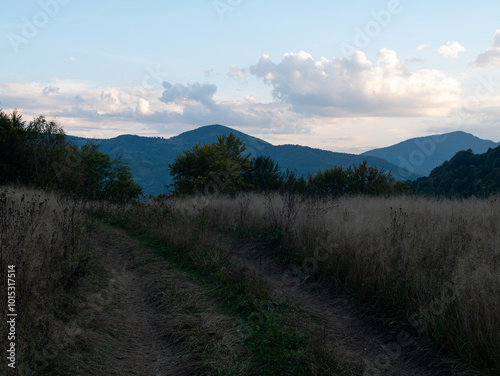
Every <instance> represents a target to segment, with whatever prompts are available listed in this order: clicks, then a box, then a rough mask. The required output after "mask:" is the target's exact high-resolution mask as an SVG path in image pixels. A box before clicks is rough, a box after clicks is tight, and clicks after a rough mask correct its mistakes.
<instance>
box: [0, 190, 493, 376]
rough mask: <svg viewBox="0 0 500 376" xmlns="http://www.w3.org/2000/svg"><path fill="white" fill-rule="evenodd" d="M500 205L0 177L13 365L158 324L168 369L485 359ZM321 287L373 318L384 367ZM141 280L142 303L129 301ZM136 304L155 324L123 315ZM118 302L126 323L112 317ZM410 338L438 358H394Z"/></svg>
mask: <svg viewBox="0 0 500 376" xmlns="http://www.w3.org/2000/svg"><path fill="white" fill-rule="evenodd" d="M499 209H500V201H498V200H497V199H495V198H493V199H489V200H476V199H468V200H464V201H451V200H442V201H432V200H428V199H424V198H417V197H405V196H402V197H393V198H373V197H360V196H356V197H344V198H340V199H325V200H321V199H313V198H306V199H304V198H301V197H299V196H293V195H257V194H246V195H240V196H237V197H234V198H230V197H222V196H206V197H184V198H182V197H170V198H165V199H161V200H159V199H158V200H152V201H149V202H144V203H131V204H126V205H112V204H106V203H86V204H85V205H84V204H83V203H78V202H75V201H74V200H72V199H70V198H67V197H63V196H60V195H54V194H46V193H42V192H39V191H33V190H28V189H22V188H16V189H13V188H2V189H0V229H1V233H0V257H1V260H0V261H1V270H0V278H1V280H2V281H3V280H7V272H8V271H9V269H8V265H15V266H16V278H15V279H16V310H17V311H18V312H19V313H20V314H21V313H22V316H21V317H20V320H19V321H18V323H17V327H16V330H17V333H16V335H17V338H19V339H22V340H18V341H17V345H16V346H17V349H16V357H17V361H18V364H17V365H18V370H17V371H18V374H20V375H38V374H44V375H45V374H54V375H63V374H68V373H67V372H68V371H67V370H68V369H71V370H72V373H71V374H74V375H78V374H82V375H85V374H90V373H92V372H94V373H95V372H97V371H99V372H101V373H102V372H104V371H103V370H106V371H105V372H104V373H103V374H113V372H115V373H116V372H118V370H119V368H113V367H120V365H119V363H123V362H124V361H120V362H118V363H117V361H116V359H122V358H123V356H125V355H123V354H121V353H119V352H120V351H121V350H120V351H118V353H117V352H116V351H117V350H113V348H122V346H125V344H126V343H128V342H131V343H133V342H134V341H135V340H134V341H130V340H127V338H135V339H136V340H138V339H140V340H141V341H142V342H141V343H147V341H148V338H149V337H144V338H142V337H141V335H142V331H147V330H154V331H159V332H160V333H163V334H161V336H159V337H158V338H156V339H155V341H156V342H155V343H157V347H158V348H163V347H165V348H167V349H169V351H170V352H171V353H172V359H173V360H172V364H177V365H179V368H178V369H179V370H180V369H182V370H181V371H179V372H177V373H172V374H179V375H205V374H207V375H246V374H248V375H288V374H300V375H361V374H364V375H370V374H377V372H378V373H379V374H384V375H393V374H394V375H399V374H415V375H417V374H418V375H424V374H426V375H437V374H439V375H445V374H449V375H469V374H470V375H472V374H479V375H486V374H488V375H496V374H498V373H499V370H500V324H499V322H500V320H499V317H500V273H499V269H500V210H499ZM96 234H97V235H96ZM108 249H109V250H111V249H112V250H113V251H109V250H108ZM238 250H240V251H238ZM249 250H252V251H249ZM110 252H111V253H110ZM108 253H109V254H108ZM250 254H252V255H253V256H252V257H253V260H251V257H250V256H249V255H250ZM247 256H248V257H250V258H248V259H247ZM110 260H111V261H110ZM120 260H121V261H120ZM266 260H271V261H270V262H268V261H266ZM273 260H274V261H273ZM252 262H253V265H252ZM266 262H267V263H268V264H269V265H271V266H273V267H272V268H271V269H266V268H265V267H264V266H263V265H265V264H266ZM120 263H121V264H120ZM120 270H121V271H120ZM269 270H271V271H269ZM117 276H118V277H117ZM135 280H137V282H133V281H135ZM139 282H140V283H139ZM134 283H135V284H134ZM2 285H3V283H2ZM139 285H141V286H142V285H144V286H145V287H144V288H143V287H139ZM79 286H83V287H79ZM315 286H318V287H315ZM325 286H326V287H331V288H332V289H333V291H341V292H342V294H344V295H343V296H351V297H354V299H353V301H354V302H355V306H356V304H358V305H357V307H358V308H356V310H357V311H358V313H359V314H360V315H361V316H365V315H366V316H367V317H377V320H378V321H377V320H375V321H376V322H377V323H378V324H380V327H381V328H382V329H381V330H382V331H387V332H388V334H387V335H385V337H384V339H383V340H384V341H386V342H387V343H388V345H387V346H385V347H384V349H385V350H384V351H385V353H386V354H390V355H391V358H390V360H391V361H392V363H393V364H394V367H393V368H390V369H389V368H387V369H384V370H381V369H380V368H379V369H378V370H377V369H375V368H374V369H373V370H372V371H371V372H370V368H369V367H368V363H370V362H372V363H373V362H375V360H376V359H380V356H378V354H377V352H376V351H375V352H373V354H359V357H358V358H359V359H358V358H357V357H356V354H354V355H353V356H352V359H349V360H348V361H346V359H347V358H346V357H345V356H344V355H345V354H344V353H343V352H342V348H341V346H340V345H338V346H337V347H335V342H339V343H342V341H338V340H337V339H335V338H337V337H335V335H337V334H338V333H337V334H335V333H333V334H332V333H330V332H328V328H329V327H330V326H331V325H332V322H333V323H334V321H331V320H330V321H328V319H329V318H328V316H327V315H326V314H324V312H326V311H327V310H328V309H329V308H328V304H326V303H321V304H320V303H318V302H317V301H316V300H317V297H319V298H318V299H320V298H322V296H323V298H324V299H323V298H322V299H323V300H321V299H320V300H321V301H324V300H325V299H326V298H325V297H326V296H328V291H327V290H326V289H325V290H322V289H323V288H326V287H325ZM118 287H119V288H118ZM308 289H309V290H308ZM311 289H312V290H311ZM131 290H133V291H134V294H133V295H127V294H129V291H131ZM282 291H285V292H286V294H285V295H283V294H282V293H281V292H282ZM308 291H310V292H311V293H310V294H309V293H308ZM6 292H7V291H6V289H4V288H2V291H1V292H0V299H1V301H2V302H4V301H7V296H6ZM124 294H125V295H124ZM306 295H307V296H306ZM141 296H145V297H146V298H147V299H146V301H147V302H148V303H147V307H142V308H141V309H140V310H138V311H134V309H135V308H134V307H136V306H141V305H142V304H143V303H142V298H141ZM96 297H97V298H99V299H97V298H96ZM96 299H97V300H96ZM122 300H123V302H125V303H123V302H122ZM318 301H319V300H318ZM122 303H123V304H126V307H125V308H124V307H123V306H121V305H120V304H122ZM337 303H338V302H337ZM337 303H336V304H337ZM339 304H340V303H339ZM1 307H2V317H6V314H7V311H6V309H7V307H6V305H4V304H2V305H1ZM81 307H86V308H85V309H82V308H81ZM96 307H97V308H96ZM148 307H149V308H148ZM318 307H319V308H318ZM94 308H95V309H94ZM332 309H333V308H332ZM92 310H94V311H95V312H93V313H92V312H91V311H92ZM321 312H323V313H321ZM331 312H333V311H331ZM331 312H330V313H331ZM342 312H344V311H342ZM345 312H347V313H345ZM345 312H344V313H342V314H341V316H343V315H344V314H349V312H348V311H345ZM143 315H144V316H147V317H148V320H149V321H151V322H152V324H151V325H150V324H144V323H143V325H142V326H141V327H140V328H139V329H138V328H134V324H133V321H134V320H133V317H136V316H138V317H141V316H143ZM87 316H88V317H87ZM116 317H122V319H120V321H121V322H126V321H127V320H129V321H130V324H129V325H123V327H118V328H115V325H116V322H115V321H116ZM149 321H148V323H149ZM74 323H76V324H77V325H76V324H75V325H73V324H74ZM342 325H343V324H342ZM153 328H156V329H153ZM215 328H216V329H215ZM131 330H132V332H130V331H131ZM133 330H135V331H133ZM389 332H390V333H389ZM344 334H346V335H348V333H347V332H346V333H344ZM359 334H360V336H361V337H363V335H364V332H360V333H359ZM0 335H1V338H6V336H7V327H6V326H5V325H2V326H1V333H0ZM391 336H392V337H391ZM391 338H392V339H391ZM409 338H411V339H412V341H411V342H413V339H416V340H417V342H419V343H420V344H422V345H421V347H419V348H418V349H425V350H418V351H420V352H417V353H414V354H413V355H412V356H411V357H412V358H415V357H416V358H418V357H419V354H421V357H422V358H425V362H424V363H428V362H429V361H432V362H436V361H437V360H443V361H444V364H445V368H446V369H447V370H448V371H447V372H440V371H435V372H434V373H432V372H427V373H420V371H418V372H417V371H416V369H414V370H413V371H412V372H413V373H412V372H409V373H408V372H406V371H403V369H404V368H397V367H399V365H398V364H397V363H398V362H399V363H401V364H403V365H402V366H401V367H404V363H405V362H406V361H405V360H404V356H403V355H401V356H400V352H403V353H404V352H405V351H406V350H409V348H410V346H409V343H410V341H409V340H408V339H409ZM351 342H353V343H352V344H351V345H353V346H354V347H353V348H354V349H356V348H357V347H356V346H358V345H356V344H354V342H355V341H354V340H352V341H351ZM110 343H114V344H115V345H116V346H115V345H113V346H111V347H110V345H109V344H110ZM347 345H349V343H347ZM391 345H396V346H397V347H398V348H397V351H398V352H396V351H395V350H394V351H392V352H388V350H387V348H388V347H391ZM2 346H3V348H2V350H4V351H6V342H5V341H3V340H2ZM363 346H364V345H363V343H362V341H361V345H360V347H363ZM382 347H383V346H382ZM94 348H96V349H98V351H97V350H93V349H94ZM358 348H359V347H358ZM139 350H140V349H137V351H139ZM123 351H125V350H123ZM127 351H129V350H127ZM130 351H132V350H130ZM422 351H423V352H422ZM342 354H344V355H342ZM415 354H416V355H415ZM129 355H130V354H129ZM139 355H144V354H142V352H140V351H139V354H138V355H137V356H139ZM148 356H149V357H150V358H151V359H153V360H154V359H155V358H154V356H155V354H154V353H149V355H148ZM125 357H127V356H125ZM370 357H371V358H370ZM144 359H149V358H144ZM144 359H142V360H144ZM360 359H361V360H360ZM363 359H369V361H367V362H364V363H363V361H362V360H363ZM370 359H371V360H370ZM136 360H137V361H136ZM153 360H152V361H153ZM140 361H141V358H140V357H135V355H134V356H129V358H127V359H126V361H125V363H126V364H128V365H129V368H128V369H127V370H126V371H127V372H129V373H128V374H141V370H140V369H139V370H138V371H137V373H133V372H132V371H131V370H132V369H135V368H134V367H135V366H134V365H137V364H139V363H140ZM165 362H166V360H165ZM165 364H166V363H165ZM72 367H73V368H72ZM379 367H380V365H379ZM452 368H453V369H455V371H449V370H450V369H452ZM473 369H475V370H476V371H475V372H473V371H472V370H473ZM78 370H79V371H78ZM109 370H114V371H109ZM121 371H123V369H121ZM106 372H107V373H106ZM134 372H135V371H134ZM172 372H173V371H172Z"/></svg>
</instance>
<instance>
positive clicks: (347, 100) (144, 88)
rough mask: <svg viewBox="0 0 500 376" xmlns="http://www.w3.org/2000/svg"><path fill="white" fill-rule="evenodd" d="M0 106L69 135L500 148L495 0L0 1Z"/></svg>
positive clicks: (349, 148)
mask: <svg viewBox="0 0 500 376" xmlns="http://www.w3.org/2000/svg"><path fill="white" fill-rule="evenodd" d="M0 9H1V12H0V108H1V109H3V111H6V112H11V111H13V110H15V109H17V110H19V111H20V112H21V113H22V114H23V117H24V119H25V120H26V121H30V120H32V119H33V118H35V117H38V116H40V115H44V116H46V117H47V118H48V119H51V120H55V121H56V122H57V123H58V124H59V125H60V126H61V127H62V128H63V129H64V130H65V132H66V133H67V134H70V135H75V136H84V137H92V138H110V137H115V136H118V135H120V134H136V135H141V136H155V137H156V136H161V137H172V136H175V135H177V134H179V133H182V132H185V131H188V130H192V129H196V128H198V127H200V126H204V125H209V124H222V125H226V126H228V127H231V128H234V129H237V130H239V131H242V132H245V133H248V134H251V135H253V136H256V137H260V138H262V139H264V140H266V141H268V142H271V143H272V144H275V145H278V144H299V145H305V146H311V147H315V148H321V149H326V150H331V151H338V152H349V153H355V154H358V153H362V152H364V151H367V150H370V149H373V148H377V147H384V146H389V145H392V144H395V143H397V142H400V141H403V140H406V139H408V138H412V137H420V136H427V135H431V134H440V133H445V132H451V131H457V130H462V131H465V132H469V133H473V134H474V135H476V136H478V137H481V138H485V139H491V140H493V141H496V142H498V141H500V18H499V17H498V15H499V14H500V2H496V1H491V0H488V1H486V0H476V1H473V2H472V1H461V0H453V1H451V0H443V1H439V2H436V1H428V0H419V1H416V0H383V1H378V0H371V1H368V0H359V1H352V2H347V1H344V0H342V1H340V0H329V1H326V0H316V1H314V0H312V1H309V2H305V1H296V0H287V1H284V0H267V1H263V0H251V1H250V0H186V1H182V2H181V1H165V0H141V1H138V0H136V1H132V0H120V1H115V0H107V1H102V0H87V1H81V0H25V1H22V2H21V1H9V2H7V1H5V2H3V3H2V5H1V6H0Z"/></svg>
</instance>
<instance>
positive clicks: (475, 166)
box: [412, 146, 500, 197]
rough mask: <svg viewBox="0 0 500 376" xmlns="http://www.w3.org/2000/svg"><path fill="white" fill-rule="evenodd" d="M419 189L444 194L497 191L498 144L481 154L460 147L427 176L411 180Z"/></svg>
mask: <svg viewBox="0 0 500 376" xmlns="http://www.w3.org/2000/svg"><path fill="white" fill-rule="evenodd" d="M412 185H413V186H414V187H415V188H417V191H418V192H419V193H424V194H427V195H438V196H441V195H442V196H447V197H470V196H473V195H474V196H476V197H488V196H490V195H494V194H497V195H498V194H500V146H497V147H496V148H491V149H489V150H488V151H487V152H486V153H484V154H474V153H473V152H472V150H471V149H468V150H462V151H459V152H458V153H457V154H455V155H454V156H453V158H451V159H450V160H449V161H446V162H444V163H443V164H442V165H441V166H438V167H436V168H435V169H433V170H432V171H431V173H430V175H429V176H428V177H422V178H419V179H417V180H415V181H413V182H412Z"/></svg>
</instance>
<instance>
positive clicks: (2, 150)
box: [0, 110, 142, 201]
mask: <svg viewBox="0 0 500 376" xmlns="http://www.w3.org/2000/svg"><path fill="white" fill-rule="evenodd" d="M12 183H15V184H22V185H25V186H31V187H36V188H41V189H53V190H60V191H64V192H68V193H71V194H74V195H76V196H79V197H83V198H89V199H106V200H111V201H124V200H128V199H134V198H138V197H139V196H140V195H141V194H142V189H141V187H140V186H139V185H138V184H136V183H135V182H134V181H133V178H132V173H131V170H130V167H129V166H128V165H127V164H126V163H125V162H124V161H123V160H122V159H121V158H115V159H111V158H110V156H109V155H107V154H104V153H101V152H100V151H99V146H98V145H95V144H92V143H88V144H86V145H83V146H76V145H72V144H71V143H69V142H68V141H67V138H66V134H65V133H64V131H63V129H62V128H61V127H59V126H58V124H56V123H55V122H54V121H48V120H47V119H46V118H45V117H44V116H39V117H38V118H35V119H33V120H32V121H30V122H29V123H26V122H25V121H24V120H23V118H22V115H21V114H19V113H18V112H17V111H14V112H12V113H11V114H7V113H5V112H3V111H2V110H0V184H12Z"/></svg>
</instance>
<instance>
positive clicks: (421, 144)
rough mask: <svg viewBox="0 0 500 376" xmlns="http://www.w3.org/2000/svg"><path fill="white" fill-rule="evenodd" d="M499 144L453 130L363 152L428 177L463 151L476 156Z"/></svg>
mask: <svg viewBox="0 0 500 376" xmlns="http://www.w3.org/2000/svg"><path fill="white" fill-rule="evenodd" d="M498 145H500V143H497V142H494V141H491V140H486V139H482V138H479V137H477V136H475V135H473V134H472V133H467V132H464V131H454V132H449V133H444V134H435V135H430V136H423V137H414V138H410V139H408V140H404V141H401V142H399V143H397V144H394V145H390V146H386V147H383V148H377V149H373V150H369V151H366V152H364V153H362V154H361V155H363V156H367V157H368V156H376V157H379V158H383V159H385V160H387V161H388V162H390V163H393V164H396V165H398V166H402V167H404V168H405V169H406V170H408V171H410V172H412V173H415V174H418V175H422V176H427V175H429V174H430V172H431V171H432V170H433V169H434V168H435V167H437V166H440V165H441V164H442V163H443V162H445V161H447V160H449V159H451V158H452V157H453V156H454V155H455V154H456V153H458V152H459V151H462V150H468V149H471V150H472V151H473V152H474V153H476V154H481V153H485V152H486V151H488V149H489V148H495V147H497V146H498Z"/></svg>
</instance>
